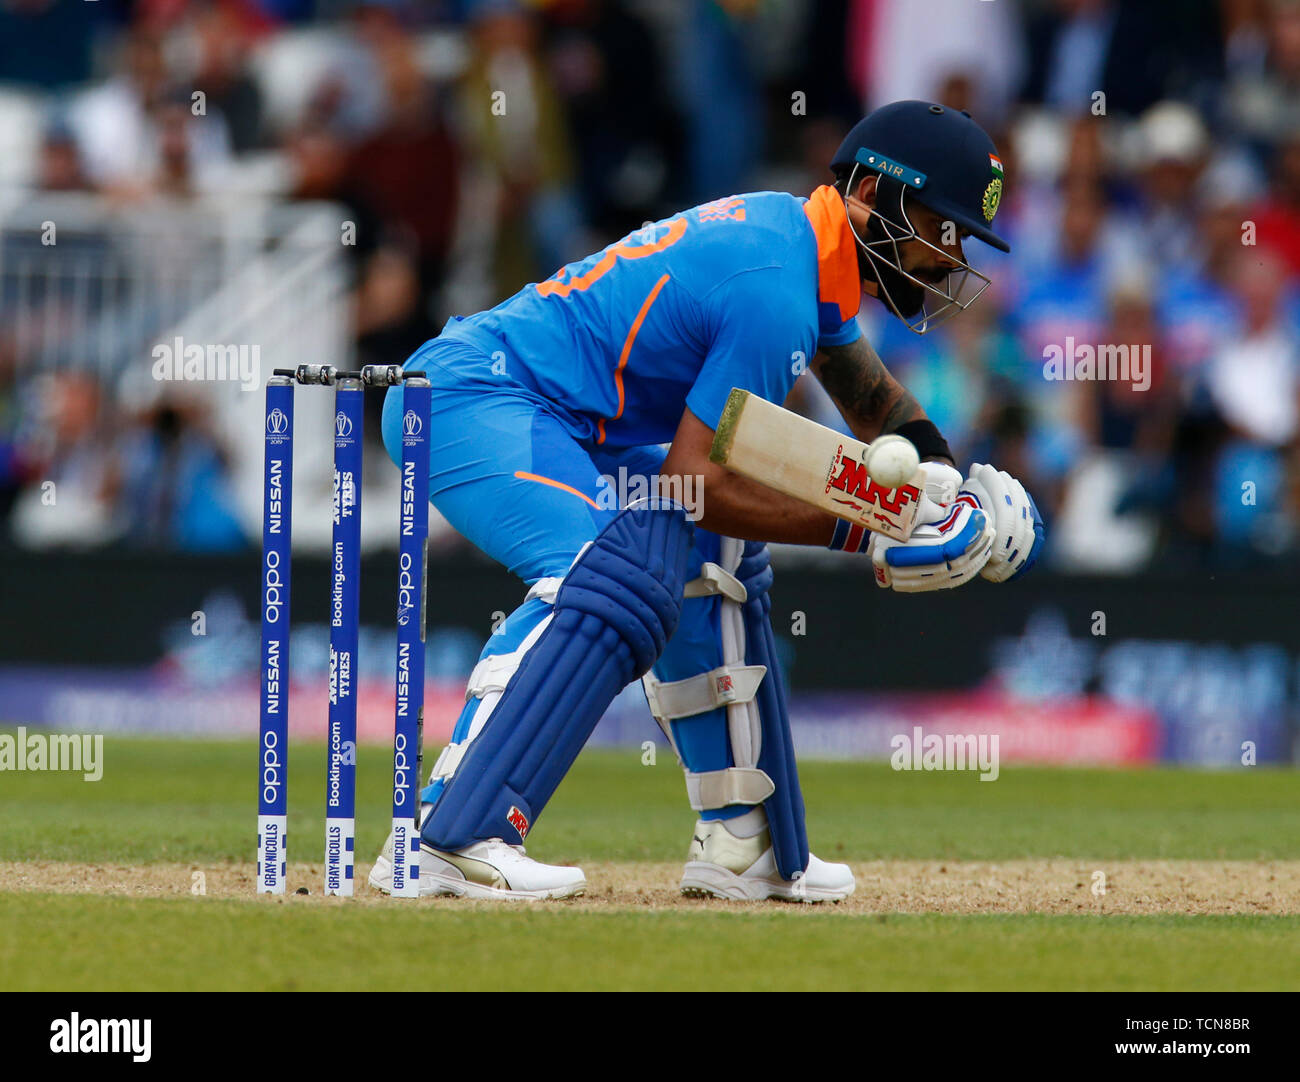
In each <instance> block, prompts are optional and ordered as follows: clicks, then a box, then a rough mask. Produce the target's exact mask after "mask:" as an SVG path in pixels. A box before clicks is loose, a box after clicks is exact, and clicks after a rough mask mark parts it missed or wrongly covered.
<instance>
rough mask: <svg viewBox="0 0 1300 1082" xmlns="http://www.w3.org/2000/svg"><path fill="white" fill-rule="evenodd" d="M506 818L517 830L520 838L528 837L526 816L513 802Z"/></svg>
mask: <svg viewBox="0 0 1300 1082" xmlns="http://www.w3.org/2000/svg"><path fill="white" fill-rule="evenodd" d="M506 820H507V821H508V822H509V823H510V825H511V826H512V827H514V828H515V829H516V830H517V831H519V837H520V838H521V839H523V838H526V837H528V816H526V815H525V814H524V813H523V812H521V811H520V810H519V809H518V808H516V807H515V806H514V805H513V804H511V805H510V814H509V815H507V816H506Z"/></svg>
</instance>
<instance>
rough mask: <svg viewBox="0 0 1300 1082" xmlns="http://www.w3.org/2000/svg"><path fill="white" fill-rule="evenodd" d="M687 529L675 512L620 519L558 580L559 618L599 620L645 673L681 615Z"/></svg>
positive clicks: (632, 513) (636, 511)
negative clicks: (579, 616)
mask: <svg viewBox="0 0 1300 1082" xmlns="http://www.w3.org/2000/svg"><path fill="white" fill-rule="evenodd" d="M692 529H693V525H692V523H691V522H690V521H689V520H688V519H687V518H686V512H685V510H684V509H683V508H680V507H673V508H671V509H666V510H657V509H643V508H629V509H628V510H625V511H621V512H619V514H618V515H617V516H615V518H614V519H613V520H612V521H611V522H610V523H609V525H608V526H606V527H605V529H604V530H602V531H601V532H600V534H599V535H598V536H597V537H596V539H595V540H594V541H592V543H591V545H590V546H589V547H588V548H587V549H586V550H585V551H584V552H583V553H582V555H580V556H579V557H578V559H577V561H576V562H575V563H574V565H573V567H572V568H570V570H569V573H568V574H567V575H566V576H565V577H564V583H563V585H562V586H561V587H560V591H559V594H558V595H557V597H556V600H555V607H556V610H557V612H564V611H567V612H576V613H585V614H588V615H591V616H594V617H596V618H597V619H599V620H600V621H601V622H602V623H603V624H604V625H605V626H606V627H608V628H610V629H611V630H612V631H613V632H614V633H615V634H616V635H617V636H618V638H619V639H620V640H622V642H624V643H625V644H626V645H627V647H628V649H629V650H630V652H631V655H632V660H633V664H634V665H635V668H636V674H637V675H639V674H640V673H643V672H645V671H646V670H647V669H649V668H650V666H651V665H653V664H654V663H655V661H656V659H657V658H658V657H659V655H660V654H661V653H663V649H664V646H665V644H666V643H667V642H668V639H669V637H670V636H671V635H672V633H673V631H674V630H675V629H676V627H677V621H678V619H679V617H680V615H681V606H682V591H683V590H684V588H685V584H686V575H687V565H688V559H689V555H690V548H691V536H692Z"/></svg>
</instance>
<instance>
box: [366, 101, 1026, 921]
mask: <svg viewBox="0 0 1300 1082" xmlns="http://www.w3.org/2000/svg"><path fill="white" fill-rule="evenodd" d="M831 169H832V171H833V173H834V177H835V181H834V185H833V186H823V187H819V188H818V189H817V190H816V191H814V192H813V193H812V195H811V196H810V197H809V198H807V199H802V198H797V197H795V196H791V195H786V194H782V193H777V192H753V193H749V194H745V195H735V196H731V197H729V198H726V199H718V200H716V201H714V202H712V203H706V204H704V205H703V206H699V207H695V208H693V209H691V210H686V211H683V212H682V213H680V214H676V215H674V216H673V217H671V218H667V219H665V220H663V221H659V222H655V223H652V224H647V225H646V226H644V227H643V228H641V229H638V230H636V231H634V232H633V233H630V234H629V235H628V236H627V237H625V238H624V239H622V240H620V241H618V242H617V243H615V244H612V245H610V246H609V247H607V248H605V249H604V250H603V251H601V252H598V253H596V254H595V255H592V256H589V257H588V258H586V259H584V260H581V261H579V262H576V263H571V264H569V265H567V266H565V267H562V268H560V270H559V271H557V272H556V273H555V275H554V276H553V277H551V278H549V279H547V280H546V281H544V282H540V283H537V284H533V285H528V286H525V287H524V288H523V289H522V290H520V291H519V292H518V293H516V294H515V295H514V296H513V297H510V298H509V299H508V300H506V301H503V302H502V303H501V304H499V305H497V306H496V307H495V308H493V309H491V310H489V311H486V312H480V313H478V314H477V315H473V316H469V317H465V318H462V317H456V318H454V319H452V320H450V321H449V322H448V323H447V326H446V327H445V328H444V329H443V331H442V333H441V334H440V335H439V336H438V337H437V338H435V339H433V340H432V341H429V342H426V343H425V344H424V345H423V346H421V347H420V348H419V349H418V350H416V352H415V353H414V354H413V355H412V356H411V357H410V359H409V360H407V362H406V368H407V369H408V370H409V369H419V370H422V371H424V372H425V373H427V375H428V377H429V379H430V380H431V381H432V384H433V405H432V416H431V417H430V429H429V432H430V443H431V448H430V467H429V470H430V498H431V499H432V501H433V503H434V505H435V506H436V507H437V508H438V510H439V511H440V512H441V513H442V514H443V515H444V516H445V517H446V519H447V520H448V521H449V522H450V523H451V524H452V525H453V526H454V527H455V528H456V529H457V530H459V531H460V532H461V533H462V534H463V535H464V536H465V537H467V538H468V539H469V540H471V541H472V542H474V544H476V545H477V546H478V547H479V548H480V549H482V550H483V551H484V552H486V553H488V554H489V555H490V556H491V557H492V558H493V559H495V560H498V561H499V562H500V563H502V564H504V565H505V566H506V567H508V568H509V569H510V570H511V571H512V572H514V574H516V575H518V576H519V577H520V578H521V579H523V581H524V582H525V583H526V584H527V587H528V589H527V593H526V594H525V596H524V600H523V604H521V605H520V606H519V608H517V609H516V610H515V611H514V612H512V613H511V614H510V615H509V617H507V619H506V620H505V621H504V623H503V624H501V625H500V626H499V627H498V628H497V630H496V632H495V633H494V634H492V635H491V637H490V638H489V641H488V643H487V645H486V647H484V649H483V653H482V655H481V658H480V660H479V662H478V664H477V665H476V666H475V667H474V670H473V672H472V674H471V675H470V679H469V685H468V688H467V690H466V696H465V707H464V710H463V711H462V713H461V715H460V717H459V719H458V720H457V722H456V725H455V729H454V732H453V735H452V739H451V743H450V744H448V745H447V747H446V748H445V749H444V750H443V752H442V754H441V756H440V757H439V758H438V760H437V763H436V764H435V765H434V767H433V771H432V775H431V777H430V781H429V785H428V786H427V787H426V788H425V789H424V790H423V792H422V794H421V799H422V806H421V819H420V822H421V842H422V848H421V854H420V864H421V868H420V892H421V893H422V894H426V895H427V894H453V895H459V896H464V897H469V898H499V899H538V898H565V897H570V896H572V895H576V894H580V893H582V892H583V890H584V889H585V887H586V880H585V878H584V876H583V873H582V870H581V869H579V868H574V867H557V866H551V865H546V864H542V863H540V862H539V861H536V860H534V859H532V858H531V857H529V856H528V855H527V854H526V853H525V850H524V842H525V839H526V838H527V836H528V833H529V831H530V830H532V829H533V827H534V826H535V825H536V823H537V820H538V817H539V816H540V815H541V814H542V810H543V809H544V808H545V807H546V803H547V801H548V800H550V798H551V796H552V794H553V793H554V792H555V789H556V787H557V786H558V785H559V783H560V781H561V780H562V779H563V778H564V776H565V774H566V773H567V772H568V770H569V768H570V766H571V765H572V764H573V761H574V759H575V758H576V757H577V755H578V753H579V751H580V750H581V749H582V747H583V745H584V744H585V743H586V741H587V739H588V738H589V737H590V735H591V733H592V730H593V729H594V728H595V726H596V723H597V722H598V721H599V720H600V717H601V715H602V714H604V712H605V710H606V708H607V707H608V706H609V705H610V703H611V701H612V700H613V699H614V697H615V696H616V695H617V694H618V693H619V692H620V691H621V690H622V689H623V688H624V687H625V686H626V685H627V684H628V683H629V682H631V681H632V680H634V679H637V678H642V681H643V686H644V689H645V694H646V698H647V700H648V702H649V705H650V710H651V713H652V714H653V715H654V717H655V718H656V720H657V721H658V723H659V725H660V726H661V728H662V729H663V731H664V733H665V735H666V736H667V738H668V740H669V741H670V742H671V744H672V747H673V749H674V751H675V752H676V754H677V757H678V759H679V760H680V762H681V764H682V767H683V769H684V771H685V774H686V795H687V798H688V801H689V803H690V806H691V808H692V809H694V811H695V813H696V815H697V816H698V821H697V822H696V824H695V829H694V831H693V835H692V837H691V842H690V848H689V851H688V856H687V862H686V867H685V872H684V874H683V876H682V881H681V889H682V892H683V893H685V894H689V895H702V896H713V897H718V898H727V899H737V900H749V901H758V900H762V899H768V898H775V899H784V900H802V901H809V902H813V901H823V900H829V901H839V900H841V899H843V898H846V897H847V896H848V895H850V894H851V893H853V889H854V880H853V876H852V874H851V873H850V871H849V868H848V866H847V865H844V864H831V863H827V862H826V861H823V860H819V859H818V858H817V857H816V856H813V855H812V854H811V853H810V852H809V849H808V839H807V835H806V832H805V828H804V804H803V798H802V795H801V793H800V789H799V777H798V771H797V768H796V764H795V759H794V753H793V748H792V744H791V739H790V726H789V718H788V716H787V695H786V689H785V685H784V682H783V680H782V677H781V672H780V669H779V667H778V665H777V659H776V650H775V645H774V639H773V634H772V627H771V624H770V622H769V619H768V612H769V609H770V606H771V601H770V598H769V593H768V592H769V589H770V587H771V584H772V571H771V568H770V567H769V562H768V553H767V549H766V547H765V544H764V542H783V543H794V544H802V545H821V546H829V547H830V548H833V549H840V550H845V551H848V552H852V553H861V554H863V555H864V556H865V557H866V558H867V559H870V560H871V561H872V564H873V571H874V574H875V579H876V581H877V583H878V584H879V585H881V586H883V587H886V588H892V589H895V590H900V591H919V590H939V589H944V588H948V587H953V586H957V585H961V584H963V583H965V582H968V581H970V580H971V579H972V578H974V577H975V576H976V575H981V576H982V577H984V578H985V579H989V580H991V581H993V582H1002V581H1004V580H1007V579H1010V578H1013V577H1015V576H1016V575H1017V574H1019V573H1021V572H1023V571H1025V570H1027V569H1028V568H1029V567H1030V565H1031V564H1032V563H1033V562H1034V559H1035V557H1036V556H1037V553H1038V550H1039V547H1040V545H1041V543H1042V536H1043V526H1042V520H1041V519H1040V517H1039V515H1038V511H1037V509H1036V508H1035V506H1034V503H1033V501H1032V499H1030V497H1029V496H1028V494H1027V493H1026V492H1025V490H1024V488H1023V487H1022V486H1021V485H1020V483H1019V482H1017V481H1015V480H1014V479H1013V478H1011V477H1010V476H1008V475H1007V474H1006V473H1001V472H999V471H997V470H995V469H994V468H992V467H990V466H985V465H975V466H973V467H972V469H971V473H970V476H968V477H966V478H963V477H962V475H961V473H959V472H958V470H957V469H956V466H955V463H954V461H953V457H952V454H951V452H950V451H949V448H948V444H947V443H946V442H945V440H944V439H943V437H942V435H941V434H940V433H939V431H938V429H937V428H936V427H935V425H934V424H933V423H932V422H931V421H929V420H928V419H927V417H926V414H925V411H924V410H923V409H922V408H921V406H920V405H919V404H918V403H917V401H916V399H915V398H914V397H913V396H912V395H911V394H910V393H908V391H907V390H906V389H904V388H903V387H902V386H901V385H900V384H899V383H898V382H897V381H896V380H895V379H894V378H893V377H892V376H891V375H890V374H889V372H888V371H887V369H886V368H885V365H884V364H883V363H882V362H881V360H880V358H879V357H878V356H877V355H876V353H875V351H874V350H873V349H872V348H871V346H870V345H869V344H868V343H867V342H866V340H865V339H864V338H863V337H862V334H861V331H860V329H859V327H858V325H857V322H856V318H855V317H856V315H857V312H858V308H859V306H860V304H861V301H862V296H863V294H867V295H868V296H871V297H874V298H875V299H876V300H877V301H879V302H880V303H881V304H883V305H885V307H886V308H888V309H889V311H890V312H892V313H893V314H894V315H895V316H896V317H897V318H899V319H901V320H903V322H904V323H905V324H906V325H907V326H908V327H909V328H910V329H911V330H913V331H915V332H916V333H917V334H924V333H926V332H927V331H928V330H930V329H931V328H933V327H934V326H936V325H937V324H938V323H940V322H942V321H943V320H944V319H946V318H948V317H950V316H952V315H954V314H956V313H957V312H959V311H961V310H962V309H964V308H966V307H967V306H968V305H969V304H970V303H971V302H972V301H973V300H974V299H975V298H977V297H978V296H979V294H980V293H981V292H983V290H984V288H986V287H987V285H988V281H989V280H988V278H987V277H985V276H984V275H982V274H980V273H979V272H978V271H976V270H974V269H973V268H972V267H971V266H970V265H969V264H968V263H967V261H966V256H965V254H964V252H963V241H964V240H966V239H967V238H969V237H972V236H973V237H976V238H978V239H979V240H981V241H983V242H984V243H985V244H990V245H993V246H994V247H996V248H999V249H1001V250H1002V251H1007V250H1008V246H1007V244H1006V242H1005V241H1004V240H1002V238H1001V237H999V236H998V235H997V234H996V233H994V232H993V230H992V228H991V226H992V222H993V218H994V215H995V214H996V212H997V209H998V203H999V201H1000V199H1001V195H1002V185H1003V176H1002V164H1001V162H1000V160H999V159H998V156H997V151H996V149H995V148H994V146H993V143H992V142H991V140H990V139H989V137H988V136H987V135H986V134H985V133H984V131H983V130H982V129H981V128H980V127H979V126H978V125H977V124H976V123H975V122H974V121H973V120H972V119H971V118H970V116H969V115H968V114H966V113H964V112H959V111H956V110H953V109H950V108H947V107H945V106H941V105H936V104H931V103H929V102H922V101H901V102H895V103H893V104H891V105H887V106H885V107H883V108H881V109H878V110H877V111H875V112H873V113H872V114H871V115H870V116H868V117H866V118H865V119H863V120H861V121H860V122H859V123H858V124H857V125H856V126H855V127H854V128H853V129H852V131H850V132H849V134H848V137H847V138H846V139H845V140H844V142H843V144H842V145H841V147H840V149H839V151H838V152H837V153H836V155H835V158H834V160H833V161H832V162H831ZM807 369H811V371H812V372H813V373H814V374H815V375H816V377H817V378H818V379H819V380H820V381H821V383H822V385H823V386H824V387H825V388H826V390H827V391H828V392H829V394H830V395H831V397H832V398H833V399H834V401H835V403H836V404H837V406H838V408H839V410H840V412H841V413H842V414H843V417H844V420H845V422H846V423H847V424H848V426H849V428H850V429H851V430H852V432H853V433H854V435H855V436H857V437H858V438H859V439H861V440H864V441H869V440H872V439H874V438H875V437H876V436H877V435H879V434H881V433H897V434H899V435H902V436H905V437H907V439H909V440H911V441H912V442H913V443H914V444H915V446H916V448H917V451H918V452H919V454H920V456H921V459H922V467H921V469H922V472H923V474H924V479H925V488H924V496H925V500H922V501H920V506H921V507H922V508H928V509H929V515H928V517H927V518H925V519H924V520H923V521H921V524H920V525H918V526H916V528H915V529H914V530H913V531H912V533H911V536H910V538H909V539H908V540H906V541H899V540H895V539H893V538H888V537H885V536H883V535H882V534H879V533H873V532H869V531H864V530H863V529H861V528H860V527H853V526H850V524H849V523H848V522H845V521H842V520H840V519H838V518H835V517H833V516H831V515H830V514H828V513H827V512H825V511H823V510H821V509H819V508H816V507H813V506H811V505H810V504H807V503H804V502H803V501H801V500H798V499H795V498H792V497H789V496H785V495H782V494H780V493H778V492H776V491H775V490H773V489H771V488H769V487H767V486H765V485H763V484H760V483H758V482H756V481H753V480H749V479H746V478H743V477H741V476H739V475H738V474H736V473H734V472H731V471H729V470H727V469H726V468H725V467H723V466H720V465H717V464H715V463H713V462H711V461H710V458H709V451H710V446H711V444H712V442H713V437H714V430H715V428H716V427H717V425H718V422H719V418H720V416H721V414H722V410H723V406H724V404H725V403H726V401H727V398H728V395H729V393H730V392H731V390H732V389H733V388H742V389H744V390H747V391H749V392H751V393H752V394H754V395H757V396H759V397H761V398H763V399H766V400H767V401H769V402H772V403H777V404H780V403H782V402H784V401H785V399H786V396H787V395H788V394H789V393H790V390H791V388H792V387H793V385H794V382H795V380H796V379H797V378H798V376H799V375H800V373H802V372H803V371H805V370H807ZM402 413H403V410H402V390H401V388H400V387H394V388H392V389H391V390H390V391H389V392H388V397H387V399H386V401H385V404H384V421H383V432H384V441H385V444H386V446H387V448H388V450H389V453H390V454H391V455H392V456H393V458H394V461H399V460H400V447H401V432H400V420H401V417H402ZM790 453H791V454H792V455H793V454H797V453H798V448H793V447H792V448H791V449H790ZM620 470H622V471H624V473H623V474H622V476H624V477H637V478H642V479H644V481H645V485H643V487H644V488H645V489H646V490H647V491H650V492H655V493H658V496H657V497H655V498H651V499H645V500H639V501H636V502H634V503H632V504H631V505H630V506H625V507H621V506H618V504H617V502H615V501H611V500H610V499H609V480H608V479H609V478H612V477H619V476H620ZM687 479H698V483H699V485H700V489H699V502H698V508H697V509H693V510H698V514H696V513H692V514H688V510H687V508H686V507H684V506H682V502H681V501H679V500H675V499H672V498H670V497H669V496H668V495H666V494H667V493H673V492H676V493H680V492H682V491H684V490H685V489H686V488H687V487H688V485H691V484H693V483H695V482H694V481H689V480H687ZM391 842H392V839H391V838H390V840H389V846H388V847H386V849H385V851H384V853H383V854H381V855H380V857H379V859H378V861H377V862H376V864H375V868H374V871H373V872H372V874H371V879H370V881H371V883H372V885H374V886H375V887H377V888H378V889H380V890H387V889H390V888H391V877H392V861H391Z"/></svg>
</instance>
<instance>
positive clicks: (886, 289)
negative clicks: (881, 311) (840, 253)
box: [858, 214, 926, 319]
mask: <svg viewBox="0 0 1300 1082" xmlns="http://www.w3.org/2000/svg"><path fill="white" fill-rule="evenodd" d="M867 237H868V239H869V240H871V241H872V242H879V243H873V248H874V249H875V251H876V252H877V253H878V258H876V259H872V258H871V257H870V256H868V255H867V253H866V251H865V250H864V249H863V248H862V246H861V245H859V246H858V269H859V270H860V271H861V274H862V277H863V278H865V279H867V280H868V281H874V282H875V283H876V284H877V285H878V286H879V287H880V290H879V292H878V293H877V294H876V299H877V300H879V301H880V303H881V304H883V305H884V306H885V307H886V308H890V307H891V303H890V302H891V301H892V302H893V303H892V307H893V308H897V309H898V315H900V316H902V317H903V318H905V319H911V318H912V317H913V316H915V315H916V314H917V313H918V312H920V311H921V306H922V305H924V304H925V294H926V289H925V287H924V286H920V285H917V284H916V283H915V282H912V281H909V280H908V279H907V278H906V277H904V276H903V274H902V272H901V271H899V269H898V268H897V267H895V266H893V265H892V264H890V263H889V261H888V260H887V259H885V258H884V257H883V253H885V252H890V251H896V248H895V247H894V245H892V244H891V243H890V240H891V237H890V235H889V233H888V231H887V230H886V228H885V225H884V223H883V222H882V221H881V219H880V216H879V215H877V214H873V215H871V217H870V218H868V219H867ZM900 258H901V257H900Z"/></svg>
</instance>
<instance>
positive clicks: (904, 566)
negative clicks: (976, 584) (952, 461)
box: [868, 463, 995, 593]
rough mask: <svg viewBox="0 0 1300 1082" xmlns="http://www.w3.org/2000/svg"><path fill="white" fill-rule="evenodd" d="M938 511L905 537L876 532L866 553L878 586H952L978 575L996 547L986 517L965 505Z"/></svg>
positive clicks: (907, 589)
mask: <svg viewBox="0 0 1300 1082" xmlns="http://www.w3.org/2000/svg"><path fill="white" fill-rule="evenodd" d="M929 465H934V463H929ZM949 468H951V467H949ZM953 472H954V473H955V472H956V471H955V470H954V471H953ZM923 506H926V505H924V504H923ZM939 512H940V514H941V515H942V517H941V518H938V519H936V520H934V521H932V522H927V523H924V524H922V525H920V526H917V527H916V528H915V529H914V530H913V531H912V536H911V537H910V538H908V540H906V541H895V540H894V539H893V538H890V537H885V536H884V534H872V536H871V547H870V549H869V550H868V551H869V552H870V553H871V563H872V565H873V570H874V571H875V575H876V584H877V585H879V586H882V587H885V588H886V589H891V590H897V591H898V592H899V593H921V592H923V591H927V590H950V589H952V588H953V587H954V586H960V585H962V583H965V582H969V581H970V580H971V579H973V578H974V577H975V576H976V574H978V572H979V571H980V569H981V568H982V567H983V566H984V564H985V562H986V561H987V560H988V558H989V553H990V552H991V551H992V550H993V541H994V536H995V535H994V532H993V526H992V525H991V524H990V522H989V520H988V517H987V516H986V515H985V514H984V512H983V511H982V510H980V509H979V508H977V507H974V506H972V505H970V504H967V503H950V504H949V505H948V506H947V507H941V508H939Z"/></svg>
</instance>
